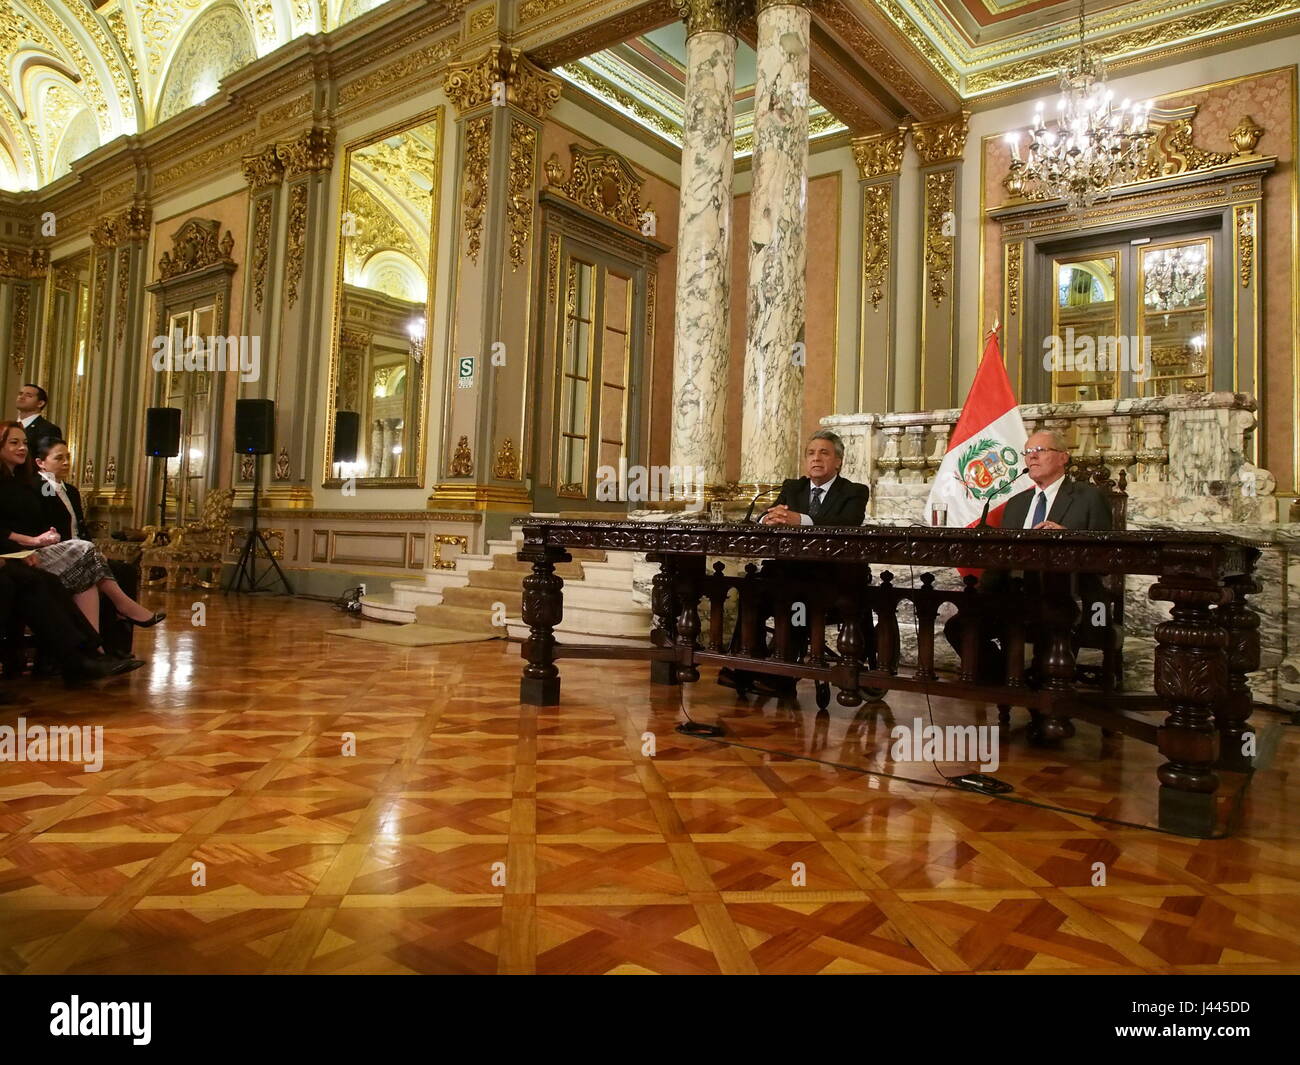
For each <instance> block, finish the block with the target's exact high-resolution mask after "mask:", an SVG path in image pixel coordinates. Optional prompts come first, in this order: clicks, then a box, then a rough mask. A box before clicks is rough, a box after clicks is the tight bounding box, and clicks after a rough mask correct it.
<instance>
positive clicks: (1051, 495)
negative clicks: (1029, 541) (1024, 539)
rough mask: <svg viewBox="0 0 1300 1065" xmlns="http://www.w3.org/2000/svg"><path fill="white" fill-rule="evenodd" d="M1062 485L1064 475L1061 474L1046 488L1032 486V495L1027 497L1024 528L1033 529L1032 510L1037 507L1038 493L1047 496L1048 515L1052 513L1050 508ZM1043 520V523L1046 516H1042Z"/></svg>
mask: <svg viewBox="0 0 1300 1065" xmlns="http://www.w3.org/2000/svg"><path fill="white" fill-rule="evenodd" d="M1063 484H1065V474H1064V473H1062V474H1061V476H1060V477H1058V478H1057V479H1056V480H1055V481H1053V482H1052V483H1051V484H1049V485H1048V486H1047V487H1046V488H1039V487H1038V485H1034V487H1033V492H1034V494H1033V495H1032V496H1030V497H1029V513H1028V514H1026V515H1025V524H1024V528H1026V529H1032V528H1033V527H1034V510H1035V509H1036V508H1037V506H1038V493H1039V492H1042V493H1043V494H1044V495H1045V496H1047V511H1046V513H1047V514H1050V513H1052V506H1053V504H1055V502H1056V494H1057V492H1059V491H1060V490H1061V485H1063ZM1043 520H1044V521H1046V520H1047V519H1046V516H1044V519H1043Z"/></svg>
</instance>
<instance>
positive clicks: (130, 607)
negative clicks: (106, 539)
mask: <svg viewBox="0 0 1300 1065" xmlns="http://www.w3.org/2000/svg"><path fill="white" fill-rule="evenodd" d="M44 484H46V482H44V481H41V480H40V479H39V478H38V477H37V476H36V470H35V467H34V465H33V464H32V460H31V457H30V455H29V454H28V451H27V434H26V432H24V430H23V427H22V426H21V425H20V424H19V423H18V422H0V543H3V542H6V541H7V542H8V543H9V544H10V545H12V547H13V548H32V549H33V550H34V551H35V558H36V563H35V565H36V566H37V567H39V568H40V569H43V570H45V571H46V572H48V573H52V574H54V575H55V576H56V577H58V578H59V581H60V582H61V583H62V584H63V586H64V587H65V588H67V589H68V591H69V592H71V593H72V597H73V599H74V601H75V602H76V604H77V607H78V609H80V611H81V612H82V613H83V614H84V615H85V617H86V620H87V621H88V622H89V623H90V624H91V626H92V627H93V628H94V629H95V631H96V632H98V631H99V593H100V592H101V591H102V592H103V593H104V595H105V596H107V597H108V600H109V602H111V603H112V604H113V606H114V607H116V608H117V612H118V613H119V614H120V615H121V616H122V617H123V618H125V619H127V620H128V621H130V622H131V623H133V624H135V625H140V626H142V627H146V628H147V627H149V626H151V625H156V624H158V622H160V621H162V619H163V618H164V617H165V616H166V615H165V614H154V613H150V612H149V611H148V610H146V609H145V608H144V607H142V606H141V605H140V604H139V603H137V602H136V601H135V600H134V599H132V598H131V597H130V596H128V595H127V594H126V593H125V592H124V591H122V589H121V587H120V586H119V585H118V583H117V581H115V580H114V579H113V574H112V571H111V570H110V569H109V567H108V561H107V560H106V559H105V558H104V556H103V555H102V554H100V552H99V549H98V548H96V547H95V545H94V544H92V543H91V542H90V541H88V540H64V539H63V538H62V537H61V536H60V535H59V532H58V530H57V529H55V528H53V526H51V525H50V524H49V516H48V514H47V512H46V510H45V505H44V503H43V502H42V499H41V486H42V485H44Z"/></svg>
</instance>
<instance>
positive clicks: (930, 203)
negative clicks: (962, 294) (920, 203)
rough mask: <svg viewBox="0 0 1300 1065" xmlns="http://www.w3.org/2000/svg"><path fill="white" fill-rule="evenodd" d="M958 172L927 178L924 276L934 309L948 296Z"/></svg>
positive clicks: (931, 175)
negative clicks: (954, 198) (955, 185)
mask: <svg viewBox="0 0 1300 1065" xmlns="http://www.w3.org/2000/svg"><path fill="white" fill-rule="evenodd" d="M956 176H957V175H956V171H955V170H936V171H935V172H934V173H931V174H926V175H925V273H926V279H927V280H928V282H929V293H930V299H932V300H933V301H934V303H935V305H936V306H937V305H939V304H941V303H943V301H944V299H945V298H946V297H947V295H948V287H947V286H948V277H949V274H950V273H951V271H952V248H953V238H952V226H953V221H954V220H953V185H954V181H955V179H956Z"/></svg>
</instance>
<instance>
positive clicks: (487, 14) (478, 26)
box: [469, 5, 497, 33]
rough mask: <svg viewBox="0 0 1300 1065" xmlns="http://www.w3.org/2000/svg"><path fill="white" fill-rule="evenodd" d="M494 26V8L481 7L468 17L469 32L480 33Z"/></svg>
mask: <svg viewBox="0 0 1300 1065" xmlns="http://www.w3.org/2000/svg"><path fill="white" fill-rule="evenodd" d="M496 24H497V12H496V8H495V7H492V6H490V5H489V6H488V7H481V8H479V9H478V10H477V11H475V12H474V14H472V15H470V17H469V32H470V33H482V32H483V31H484V30H490V29H491V28H492V27H493V26H495V25H496Z"/></svg>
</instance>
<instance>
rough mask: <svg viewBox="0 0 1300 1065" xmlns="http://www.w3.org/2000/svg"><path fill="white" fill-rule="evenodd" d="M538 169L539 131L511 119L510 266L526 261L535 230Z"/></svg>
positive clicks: (508, 214) (513, 267)
mask: <svg viewBox="0 0 1300 1065" xmlns="http://www.w3.org/2000/svg"><path fill="white" fill-rule="evenodd" d="M536 171H537V130H535V129H534V128H533V127H532V126H530V125H529V124H528V123H527V122H521V121H519V119H517V118H512V119H511V120H510V175H509V185H508V187H507V190H506V221H507V225H508V228H509V230H510V269H511V270H518V269H519V268H520V267H521V266H523V264H524V246H525V245H526V244H527V243H528V239H529V237H531V236H532V232H533V175H534V174H535V173H536Z"/></svg>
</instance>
